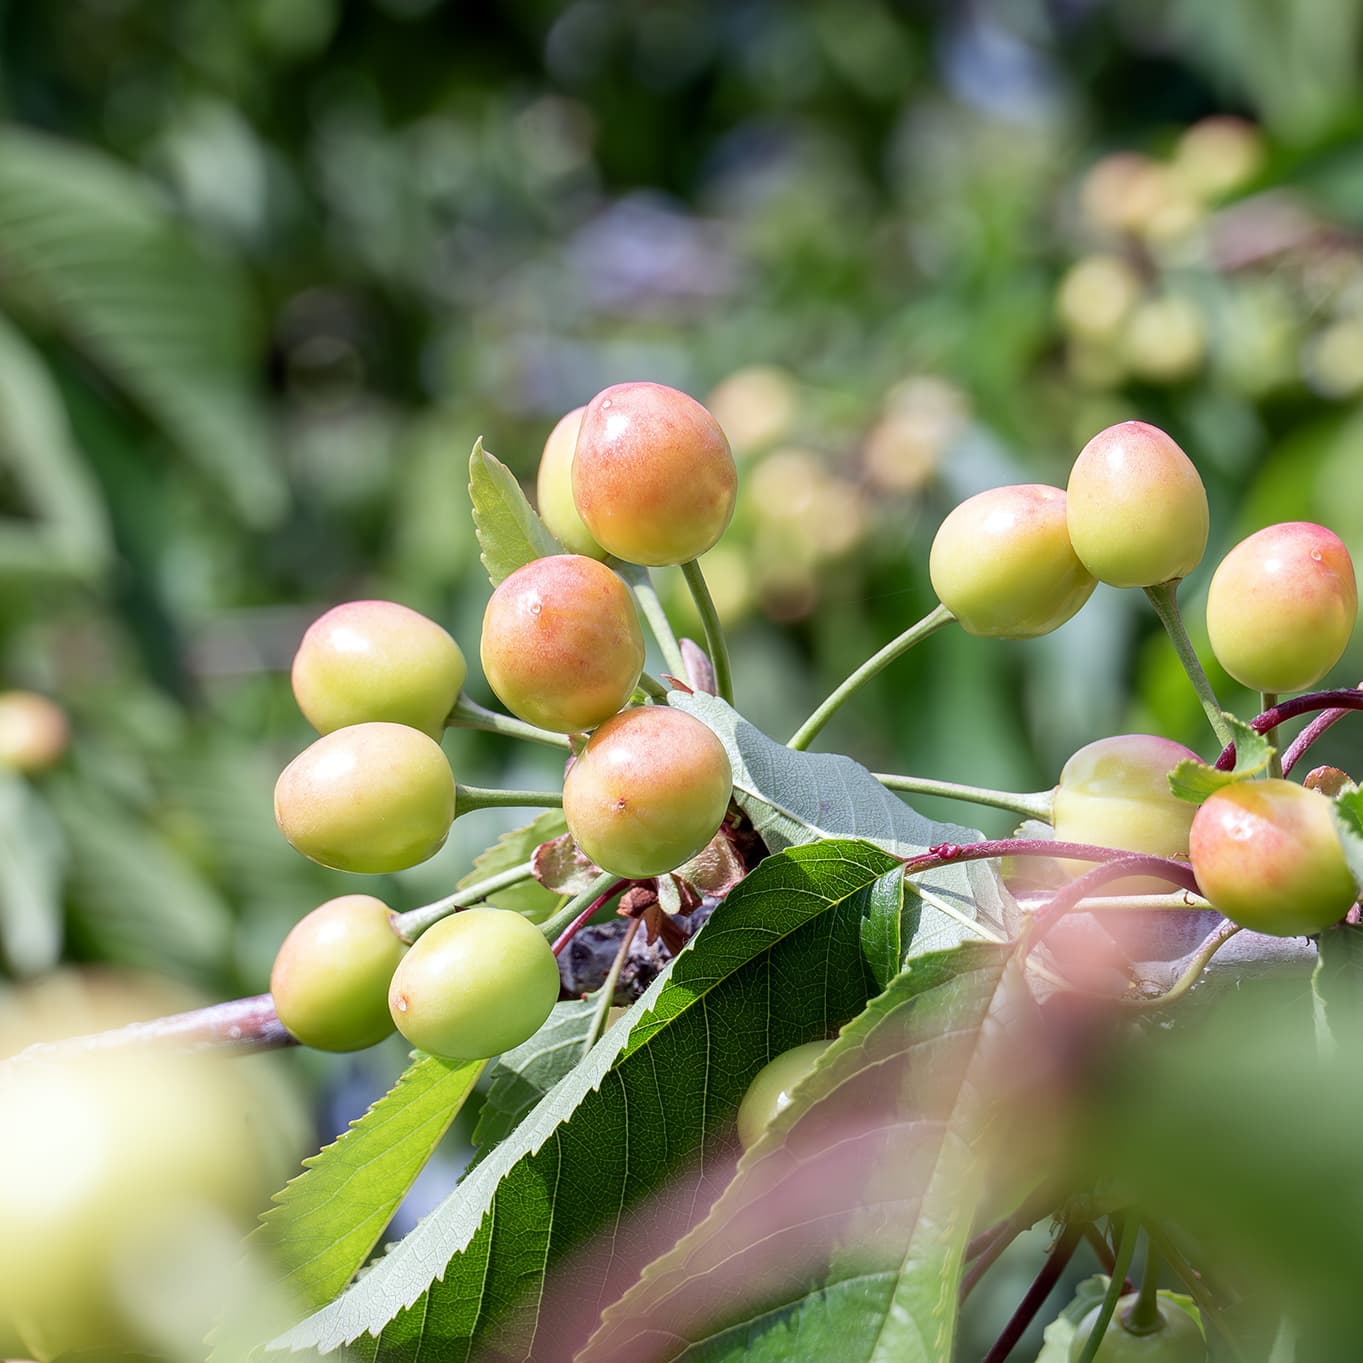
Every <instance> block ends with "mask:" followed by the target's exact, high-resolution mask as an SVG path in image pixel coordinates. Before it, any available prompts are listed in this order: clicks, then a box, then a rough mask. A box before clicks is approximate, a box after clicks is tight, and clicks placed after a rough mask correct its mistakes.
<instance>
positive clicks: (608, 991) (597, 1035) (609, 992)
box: [582, 918, 644, 1055]
mask: <svg viewBox="0 0 1363 1363" xmlns="http://www.w3.org/2000/svg"><path fill="white" fill-rule="evenodd" d="M643 921H644V920H643V919H642V918H632V919H630V923H629V927H627V928H626V929H625V935H624V936H623V937H622V938H621V939H620V950H619V951H617V952H616V953H615V959H614V960H613V961H612V962H611V968H610V972H609V973H608V974H607V976H606V978H605V981H604V982H603V983H602V985H601V997H600V998H599V999H597V1001H596V1012H594V1013H593V1014H592V1025H591V1026H590V1027H589V1028H588V1029H587V1036H586V1038H585V1040H584V1041H583V1043H582V1054H583V1055H586V1054H587V1052H588V1051H590V1050H591V1048H592V1047H593V1046H595V1045H596V1043H597V1042H598V1041H599V1040H600V1039H601V1033H602V1032H604V1031H605V1030H606V1019H607V1018H608V1017H609V1016H610V1011H611V1004H612V1003H614V1002H615V986H616V985H617V984H619V983H620V972H621V971H622V970H623V969H624V968H625V962H626V961H627V960H628V959H629V949H630V945H631V943H632V942H633V941H634V935H635V933H637V932H638V931H639V924H640V923H642V922H643Z"/></svg>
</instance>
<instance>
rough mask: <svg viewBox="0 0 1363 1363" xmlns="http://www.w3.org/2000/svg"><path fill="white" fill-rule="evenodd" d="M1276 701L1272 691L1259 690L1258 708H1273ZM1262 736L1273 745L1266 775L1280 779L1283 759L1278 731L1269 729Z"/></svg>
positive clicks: (1262, 709) (1266, 709)
mask: <svg viewBox="0 0 1363 1363" xmlns="http://www.w3.org/2000/svg"><path fill="white" fill-rule="evenodd" d="M1277 703H1278V697H1277V695H1276V694H1275V693H1274V692H1272V691H1261V692H1260V693H1259V709H1260V710H1261V711H1268V710H1271V709H1273V707H1274V706H1275V705H1277ZM1264 737H1265V738H1266V739H1268V741H1269V742H1270V743H1271V744H1272V745H1273V753H1272V755H1271V756H1270V757H1269V759H1268V775H1269V777H1270V779H1276V780H1279V781H1280V780H1282V775H1283V759H1282V755H1281V754H1280V753H1279V752H1278V731H1277V729H1269V730H1267V731H1266V732H1265V733H1264Z"/></svg>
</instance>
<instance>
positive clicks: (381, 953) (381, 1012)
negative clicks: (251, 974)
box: [270, 894, 406, 1051]
mask: <svg viewBox="0 0 1363 1363" xmlns="http://www.w3.org/2000/svg"><path fill="white" fill-rule="evenodd" d="M405 950H406V947H405V946H404V945H403V942H402V941H401V939H400V938H399V937H398V935H397V933H396V932H394V931H393V926H392V922H391V915H390V914H389V911H388V905H387V904H385V903H384V902H383V901H382V900H381V899H375V898H374V896H373V895H367V894H347V895H341V896H340V897H339V898H336V899H328V900H327V901H326V903H325V904H320V905H318V907H317V908H315V909H313V910H312V912H311V913H309V914H307V915H306V916H305V917H303V918H301V919H300V920H299V921H298V922H297V923H295V924H294V926H293V928H292V929H291V930H290V932H289V935H288V936H287V937H286V938H285V939H284V945H283V946H281V947H280V948H279V954H278V955H277V956H276V957H275V962H274V969H273V970H272V971H271V972H270V994H271V995H272V996H273V998H274V1006H275V1012H276V1013H278V1014H279V1020H280V1021H281V1022H282V1023H283V1024H284V1026H285V1027H287V1028H288V1029H289V1032H290V1033H291V1034H292V1035H293V1036H295V1037H296V1038H297V1039H298V1040H299V1041H301V1042H302V1043H303V1045H305V1046H313V1047H316V1048H317V1049H318V1050H321V1051H360V1050H364V1049H365V1047H367V1046H374V1045H377V1044H378V1043H379V1042H380V1041H382V1040H383V1039H384V1037H386V1036H388V1035H389V1034H390V1033H391V1032H392V1030H393V1019H392V1016H391V1015H390V1014H389V1012H388V986H389V983H390V982H391V980H392V978H393V971H394V970H396V969H397V967H398V962H399V961H401V960H402V957H403V953H404V951H405Z"/></svg>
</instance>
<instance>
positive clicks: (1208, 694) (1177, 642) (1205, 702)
mask: <svg viewBox="0 0 1363 1363" xmlns="http://www.w3.org/2000/svg"><path fill="white" fill-rule="evenodd" d="M1145 594H1146V596H1147V597H1148V598H1149V599H1150V604H1151V605H1152V606H1153V607H1154V608H1155V614H1156V615H1158V616H1159V619H1160V624H1162V625H1163V626H1164V630H1165V633H1166V634H1168V636H1169V639H1170V641H1171V642H1172V643H1173V645H1174V652H1175V653H1177V654H1178V660H1179V662H1181V663H1182V664H1183V670H1184V671H1185V672H1186V673H1187V674H1188V680H1189V681H1190V682H1192V684H1193V690H1194V691H1196V692H1197V698H1198V700H1200V701H1201V702H1202V709H1203V711H1204V712H1205V713H1206V716H1207V722H1208V723H1209V724H1210V725H1211V726H1212V732H1213V733H1214V734H1215V735H1216V738H1217V742H1219V743H1220V744H1222V746H1224V745H1225V744H1227V743H1229V742H1230V741H1231V730H1230V725H1229V724H1227V723H1226V718H1225V716H1224V715H1223V714H1222V713H1221V703H1220V702H1219V701H1218V700H1217V699H1216V692H1215V691H1213V690H1212V684H1211V682H1209V681H1208V680H1207V674H1206V672H1204V671H1203V670H1202V663H1201V661H1200V659H1199V658H1198V656H1197V650H1196V649H1195V648H1194V647H1193V641H1192V640H1191V639H1190V638H1189V637H1188V631H1187V629H1186V627H1185V626H1184V624H1183V616H1182V614H1181V613H1180V611H1179V608H1178V583H1177V582H1176V581H1175V582H1161V583H1160V584H1159V585H1158V586H1157V587H1147V588H1146V589H1145Z"/></svg>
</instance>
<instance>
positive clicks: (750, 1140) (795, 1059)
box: [738, 1041, 829, 1150]
mask: <svg viewBox="0 0 1363 1363" xmlns="http://www.w3.org/2000/svg"><path fill="white" fill-rule="evenodd" d="M828 1046H829V1043H828V1042H827V1041H808V1042H806V1043H805V1044H804V1045H803V1046H795V1047H793V1048H792V1049H791V1050H788V1051H782V1052H781V1054H780V1055H778V1056H777V1057H776V1058H775V1059H774V1060H771V1061H769V1062H768V1063H767V1064H766V1065H764V1066H763V1067H762V1068H761V1069H760V1070H758V1072H757V1075H756V1077H755V1078H754V1079H753V1081H752V1083H751V1084H749V1085H748V1091H747V1092H746V1093H745V1094H744V1095H743V1101H742V1102H741V1103H739V1105H738V1139H739V1141H740V1143H741V1144H742V1146H743V1148H744V1149H745V1150H748V1149H750V1148H751V1147H752V1146H753V1145H755V1144H756V1143H757V1140H758V1138H759V1137H760V1136H761V1135H762V1133H763V1132H764V1131H765V1130H766V1129H767V1128H768V1127H769V1126H770V1125H771V1124H772V1122H774V1121H775V1120H776V1118H777V1116H778V1115H779V1114H780V1113H782V1112H784V1111H785V1110H786V1108H788V1107H789V1106H790V1095H791V1093H792V1092H793V1091H794V1089H795V1087H796V1085H797V1084H799V1083H800V1081H801V1080H802V1079H804V1078H805V1076H806V1075H808V1074H809V1072H810V1071H811V1070H812V1069H813V1068H814V1066H815V1065H816V1064H817V1063H818V1059H819V1057H820V1056H821V1055H822V1054H823V1053H824V1052H825V1051H826V1050H827V1049H828Z"/></svg>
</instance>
